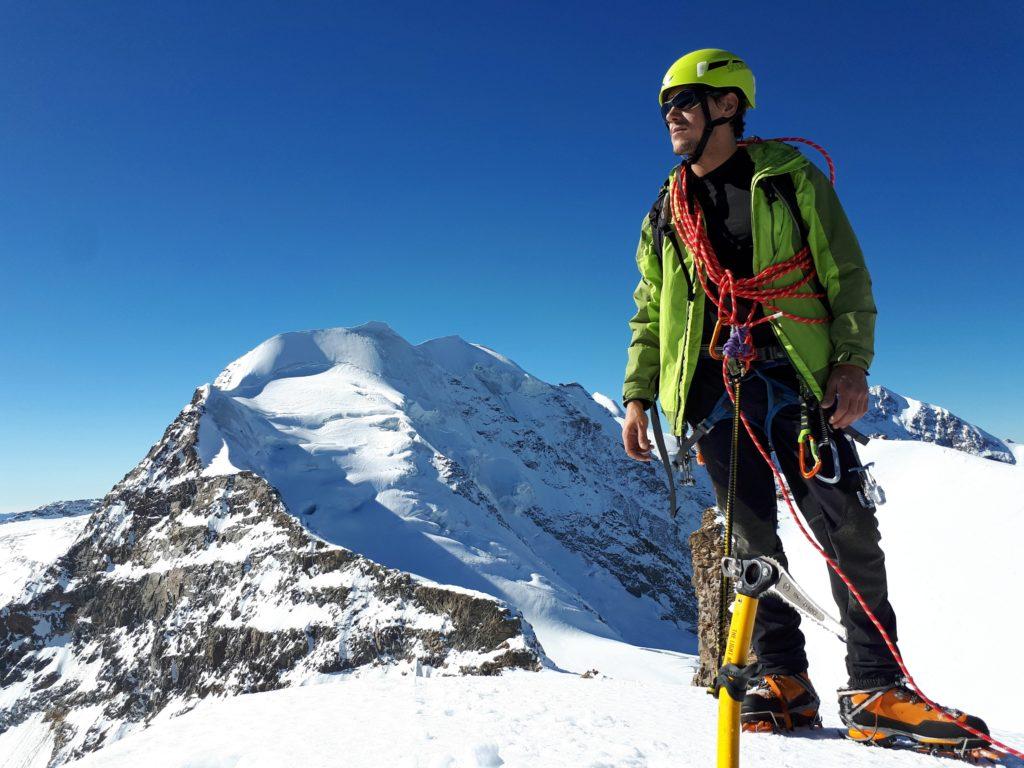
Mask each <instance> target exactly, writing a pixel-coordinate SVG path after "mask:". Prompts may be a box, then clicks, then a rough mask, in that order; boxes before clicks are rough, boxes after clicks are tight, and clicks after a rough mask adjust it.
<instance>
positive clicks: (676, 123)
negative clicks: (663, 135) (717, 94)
mask: <svg viewBox="0 0 1024 768" xmlns="http://www.w3.org/2000/svg"><path fill="white" fill-rule="evenodd" d="M685 89H686V86H685V85H681V86H678V87H676V88H671V89H669V90H667V91H665V97H664V101H669V100H670V99H671V98H672V97H673V96H675V95H676V94H677V93H679V92H680V91H682V90H685ZM712 104H713V102H712V103H710V104H708V106H709V107H711V106H712ZM665 123H666V125H667V126H668V135H669V138H670V139H671V141H672V151H673V152H674V153H675V154H677V155H688V154H690V153H692V152H693V151H694V150H695V149H696V148H697V142H699V141H700V136H701V133H703V131H704V112H703V111H702V110H701V108H700V103H697V104H694V105H693V106H692V107H690V108H689V109H679V108H678V107H674V108H673V109H672V110H670V111H669V113H668V115H667V116H666V117H665Z"/></svg>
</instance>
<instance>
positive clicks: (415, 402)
mask: <svg viewBox="0 0 1024 768" xmlns="http://www.w3.org/2000/svg"><path fill="white" fill-rule="evenodd" d="M618 440H619V437H618V426H617V424H616V423H615V421H614V419H613V418H612V417H611V416H610V415H609V414H608V413H607V411H605V410H604V408H602V407H601V406H600V405H598V404H597V403H595V402H594V401H593V400H592V399H591V397H590V396H589V395H588V394H587V393H586V392H585V391H584V390H583V389H582V388H581V387H579V386H578V385H567V386H552V385H549V384H546V383H544V382H541V381H539V380H537V379H535V378H533V377H531V376H529V375H528V374H526V373H525V372H524V371H522V370H521V369H520V368H519V367H518V366H516V365H515V364H514V363H512V362H511V361H509V360H507V359H505V358H503V357H502V356H500V355H498V354H496V353H494V352H492V351H490V350H486V349H484V348H482V347H478V346H475V345H472V344H468V343H466V342H464V341H462V340H461V339H457V338H447V339H439V340H435V341H431V342H427V343H425V344H421V345H418V346H412V345H410V344H409V343H408V342H406V341H405V340H403V339H401V338H400V337H399V336H398V335H397V334H395V333H394V332H393V331H392V330H391V329H390V328H388V327H387V326H385V325H383V324H380V323H370V324H367V325H364V326H360V327H358V328H354V329H332V330H327V331H315V332H309V333H294V334H285V335H282V336H278V337H275V338H274V339H271V340H269V341H268V342H266V343H264V344H262V345H260V346H259V347H257V348H256V349H254V350H253V351H251V352H250V353H248V354H247V355H245V356H243V357H242V358H241V359H240V360H238V361H236V362H234V363H232V364H231V365H229V366H228V367H227V368H226V369H225V371H224V372H223V373H222V374H221V375H220V376H219V377H218V378H217V380H216V382H215V383H214V384H213V385H212V386H210V385H206V386H203V387H201V388H200V389H199V390H197V392H196V393H195V396H194V397H193V399H192V401H191V402H190V404H189V405H188V406H186V408H185V409H184V410H183V411H182V412H181V414H179V416H178V417H177V418H176V419H175V420H174V421H173V423H172V424H171V425H170V426H169V427H168V429H167V431H166V432H165V434H164V436H163V438H162V439H161V440H160V441H159V442H158V443H157V444H156V445H155V446H154V447H153V448H152V450H151V451H150V452H149V454H148V455H147V456H146V457H145V458H144V459H143V460H142V461H141V462H140V463H139V464H138V466H137V467H135V469H133V470H132V471H131V472H129V473H128V474H127V475H126V476H125V478H124V479H123V480H122V481H121V482H119V483H118V484H117V485H116V486H115V487H114V488H113V489H112V490H111V492H110V493H109V494H107V496H106V497H105V498H104V499H103V500H102V503H101V504H99V505H98V508H97V509H96V510H95V511H94V513H93V514H92V515H91V517H90V518H89V519H88V524H87V526H86V527H85V528H84V530H83V531H82V533H81V535H80V536H79V537H78V538H77V540H75V541H74V543H73V544H71V545H70V547H58V548H57V549H58V550H61V551H57V552H54V553H53V554H54V556H55V557H56V556H57V555H59V557H58V558H57V559H56V562H54V563H53V564H52V565H51V567H49V568H48V569H47V570H46V571H45V572H44V573H42V574H41V575H40V574H36V576H34V577H33V578H31V579H29V578H25V579H23V580H22V581H23V582H24V584H23V588H19V589H17V590H12V591H13V592H15V593H16V594H14V595H12V596H10V598H9V599H10V602H8V603H7V604H6V605H5V606H3V607H2V608H0V684H2V686H3V691H2V694H0V731H3V730H7V729H10V728H12V727H15V726H26V727H30V728H31V727H34V726H33V724H36V725H38V724H39V723H40V722H43V723H46V724H48V726H47V727H48V729H49V730H47V731H46V733H47V734H48V735H47V736H46V737H45V738H46V739H48V741H46V744H47V745H48V746H47V748H46V750H43V751H52V754H53V762H54V764H56V763H59V762H61V761H62V760H65V759H67V758H68V757H71V756H74V755H77V754H81V753H83V752H87V751H89V750H92V749H95V748H97V747H99V746H102V745H103V744H105V743H107V742H109V741H111V740H114V739H116V738H118V737H120V736H121V735H123V734H125V733H127V732H129V731H131V730H132V728H133V727H137V725H138V724H140V723H143V722H146V721H150V720H152V719H153V718H154V717H157V716H159V715H161V713H163V714H164V715H166V714H167V713H171V714H173V713H180V712H183V711H187V710H188V709H190V708H191V707H192V706H194V705H195V702H196V701H197V700H199V699H202V698H204V697H206V696H209V695H211V694H236V693H245V692H252V691H260V690H269V689H273V688H278V687H281V686H285V685H290V684H297V683H301V682H305V681H309V680H313V679H316V678H317V677H318V676H321V675H323V674H327V673H335V672H344V671H346V670H353V669H357V668H360V667H363V666H367V665H377V664H382V663H384V664H402V663H408V664H412V665H413V666H414V667H415V668H417V669H423V668H429V669H432V670H435V671H439V672H442V673H444V672H449V673H451V672H454V673H474V674H480V673H490V672H494V671H498V670H501V669H504V668H510V667H518V668H525V669H536V668H539V667H540V666H541V665H542V664H544V663H548V664H550V663H552V662H551V661H548V657H546V656H545V655H544V652H543V651H542V649H541V647H540V645H539V644H538V642H537V640H536V637H535V635H534V631H533V626H535V627H540V628H543V630H544V633H545V645H546V646H549V647H550V649H551V650H550V651H549V653H550V654H551V658H553V659H554V662H553V663H558V664H565V665H570V666H571V665H572V664H573V663H574V662H575V659H574V658H573V656H572V653H571V652H569V651H567V650H566V648H577V647H578V646H575V645H573V644H572V643H571V639H572V638H573V637H575V636H577V635H580V634H583V635H585V636H586V637H587V638H590V639H592V640H594V641H601V640H602V639H603V640H604V641H605V642H606V644H607V643H610V644H611V645H610V646H609V647H611V648H612V649H614V648H617V647H618V646H619V645H621V642H622V641H628V642H633V643H651V644H657V645H658V646H660V647H663V648H679V649H682V648H687V647H689V646H690V645H692V636H691V635H690V634H689V632H688V630H689V627H690V626H691V623H692V620H693V617H694V600H693V593H692V589H691V587H690V585H689V557H688V551H687V549H686V546H685V544H684V541H685V539H684V538H683V537H682V536H680V534H679V530H678V524H677V523H673V522H670V521H669V520H668V519H667V517H666V515H665V510H664V496H663V490H664V487H663V484H662V481H661V480H660V478H658V476H657V474H656V472H655V469H654V467H652V466H641V465H638V464H636V463H634V462H632V461H630V460H629V459H627V458H625V457H624V456H622V455H621V451H617V450H613V449H614V448H615V447H616V446H617V444H618ZM690 500H691V502H692V503H691V506H692V507H693V508H694V509H697V508H698V507H699V506H700V505H701V504H704V503H707V502H708V501H709V498H708V494H707V490H706V488H698V489H692V490H691V495H690ZM19 519H20V518H19ZM22 522H24V521H22ZM681 522H682V523H683V524H684V525H686V523H687V521H685V520H683V521H681ZM413 574H415V575H413ZM495 598H498V599H495ZM510 606H511V607H510ZM523 615H525V616H526V618H527V619H528V620H529V623H527V622H524V621H522V618H521V617H522V616H523ZM531 624H532V625H533V626H531ZM612 652H614V650H613V651H612ZM54 712H59V713H62V714H61V715H60V717H59V718H57V719H54V717H53V714H52V713H54ZM44 730H46V729H44Z"/></svg>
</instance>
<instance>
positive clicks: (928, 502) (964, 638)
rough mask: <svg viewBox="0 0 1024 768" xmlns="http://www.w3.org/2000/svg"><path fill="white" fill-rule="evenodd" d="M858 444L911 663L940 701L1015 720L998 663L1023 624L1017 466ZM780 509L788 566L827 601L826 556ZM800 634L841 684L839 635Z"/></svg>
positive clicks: (1022, 721) (820, 677)
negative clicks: (878, 500)
mask: <svg viewBox="0 0 1024 768" xmlns="http://www.w3.org/2000/svg"><path fill="white" fill-rule="evenodd" d="M859 451H860V453H861V458H862V459H864V460H865V461H873V462H875V466H874V467H873V468H872V472H873V474H874V475H875V477H876V479H877V480H878V481H879V483H881V485H882V486H883V487H884V488H885V492H886V496H887V502H886V504H884V505H882V506H880V507H879V508H878V518H879V523H880V528H881V532H882V548H883V550H884V551H885V554H886V571H887V573H888V577H889V591H890V599H891V602H892V604H893V607H894V609H895V610H896V617H897V622H898V627H899V635H900V637H899V645H900V649H901V652H902V653H903V655H904V657H905V659H906V660H907V662H908V664H909V666H910V671H911V674H913V675H914V678H915V679H916V681H917V682H918V684H919V685H920V686H921V687H922V689H924V691H925V693H927V694H929V696H931V697H932V698H934V699H936V700H937V701H938V702H940V703H942V704H948V705H951V706H956V707H960V708H962V709H965V710H968V711H971V712H976V713H978V714H979V715H981V716H982V717H984V718H987V720H988V722H989V724H990V725H995V726H1001V727H1003V728H1013V729H1015V730H1017V731H1024V708H1022V707H1021V703H1020V689H1019V686H1017V685H1015V684H1013V683H1007V682H1006V681H1005V680H1004V678H1003V677H1002V676H1001V674H1000V673H999V672H997V671H996V670H998V669H1000V668H1002V667H1003V665H1004V664H1006V663H1013V662H1011V661H1010V658H1006V653H1005V649H1006V648H1007V647H1014V646H1015V645H1016V644H1017V642H1018V639H1019V638H1020V637H1021V636H1022V635H1024V615H1022V614H1021V612H1020V610H1019V606H1020V604H1021V599H1020V597H1019V595H1016V594H1015V592H1016V590H1017V589H1018V585H1021V584H1024V563H1022V561H1021V558H1020V557H1019V548H1020V542H1021V541H1024V472H1021V471H1020V468H1019V467H1018V466H1014V465H1010V464H1005V463H1002V462H996V461H987V460H985V459H982V458H979V457H977V456H972V455H970V454H966V453H963V452H961V451H957V450H953V449H951V448H943V447H941V446H937V445H932V444H928V443H920V442H909V441H890V440H873V441H872V442H871V443H870V444H869V445H868V446H867V447H865V448H860V449H859ZM779 516H780V520H781V521H782V523H781V534H780V535H781V536H782V538H783V542H784V545H785V548H786V552H787V554H788V556H789V561H790V571H791V573H792V574H793V576H794V577H795V578H796V579H797V581H798V582H799V583H800V584H801V585H803V586H804V587H805V588H807V589H808V591H810V592H811V593H812V594H813V595H814V596H815V597H816V599H817V600H818V602H819V603H820V604H821V605H823V606H832V605H834V603H833V602H832V600H831V597H830V596H831V592H830V591H829V587H828V581H827V575H826V571H825V568H826V567H827V566H825V564H824V561H823V560H822V559H821V557H820V556H819V555H818V554H817V553H815V552H814V551H813V550H812V549H811V547H810V545H809V544H807V542H806V541H804V540H803V537H802V536H801V535H800V533H799V532H798V531H797V530H796V529H795V526H794V525H793V524H792V523H791V521H790V518H789V513H788V512H787V511H786V510H785V507H784V506H782V505H780V509H779ZM806 635H807V637H808V639H809V649H808V651H809V656H810V658H811V666H812V669H811V671H812V674H813V676H814V677H813V679H814V680H815V681H816V684H817V686H818V687H819V689H824V690H826V691H828V690H832V689H834V688H836V687H839V686H840V685H842V684H844V683H845V682H846V680H845V672H844V669H843V654H844V648H843V646H842V645H841V644H840V643H839V641H838V640H836V639H833V638H831V637H830V636H829V635H827V634H826V633H824V632H822V631H820V630H819V629H817V628H816V627H813V626H812V627H810V628H809V629H806ZM1008 644H1009V646H1008ZM1011 658H1016V652H1012V653H1011ZM1018 741H1019V742H1020V741H1024V740H1018Z"/></svg>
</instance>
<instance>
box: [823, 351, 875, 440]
mask: <svg viewBox="0 0 1024 768" xmlns="http://www.w3.org/2000/svg"><path fill="white" fill-rule="evenodd" d="M836 395H838V396H839V405H837V406H836V411H835V413H833V414H832V417H831V418H830V419H829V420H828V421H829V424H831V425H832V426H833V427H834V428H836V429H842V428H843V427H848V426H850V425H851V424H853V422H855V421H856V420H857V419H859V418H860V417H861V416H863V415H864V414H865V413H867V412H868V377H867V374H866V373H865V372H864V369H863V368H861V367H860V366H857V365H852V364H850V363H839V364H838V365H836V366H835V367H833V368H832V373H831V374H830V375H829V377H828V385H827V386H826V387H825V397H824V399H823V400H822V401H821V407H822V408H831V407H832V405H833V404H834V403H835V402H836Z"/></svg>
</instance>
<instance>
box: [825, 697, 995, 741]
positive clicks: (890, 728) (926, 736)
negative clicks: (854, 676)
mask: <svg viewBox="0 0 1024 768" xmlns="http://www.w3.org/2000/svg"><path fill="white" fill-rule="evenodd" d="M947 711H948V712H949V714H950V715H952V716H953V719H954V721H955V722H950V721H949V719H948V718H945V717H943V716H942V715H940V714H939V712H938V711H936V709H935V708H934V707H932V706H930V705H929V704H926V703H925V702H924V700H923V699H922V698H921V697H920V696H918V695H917V694H916V693H914V692H913V691H912V690H910V688H908V687H907V686H906V685H905V684H904V683H903V682H898V683H891V684H889V685H886V686H881V687H879V688H869V689H866V690H852V689H851V690H841V691H839V716H840V718H841V719H842V721H843V724H844V725H845V726H846V727H847V729H848V730H847V736H848V737H849V738H851V739H853V740H854V741H861V742H865V743H869V744H875V745H877V746H881V747H904V748H910V749H915V750H917V751H921V752H940V753H941V752H948V753H950V754H952V755H957V756H967V755H969V753H971V752H973V751H977V750H984V749H985V748H986V747H987V746H988V745H987V744H986V742H985V741H984V740H983V739H980V738H978V737H977V736H974V735H972V734H970V733H968V732H967V731H965V730H964V729H963V728H961V727H960V726H959V725H957V723H963V724H965V725H969V726H971V727H972V728H975V729H976V730H979V731H981V732H982V733H985V734H988V726H986V725H985V722H984V721H983V720H982V719H981V718H978V717H974V716H973V715H967V714H964V713H963V712H960V711H958V710H954V709H949V710H947Z"/></svg>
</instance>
